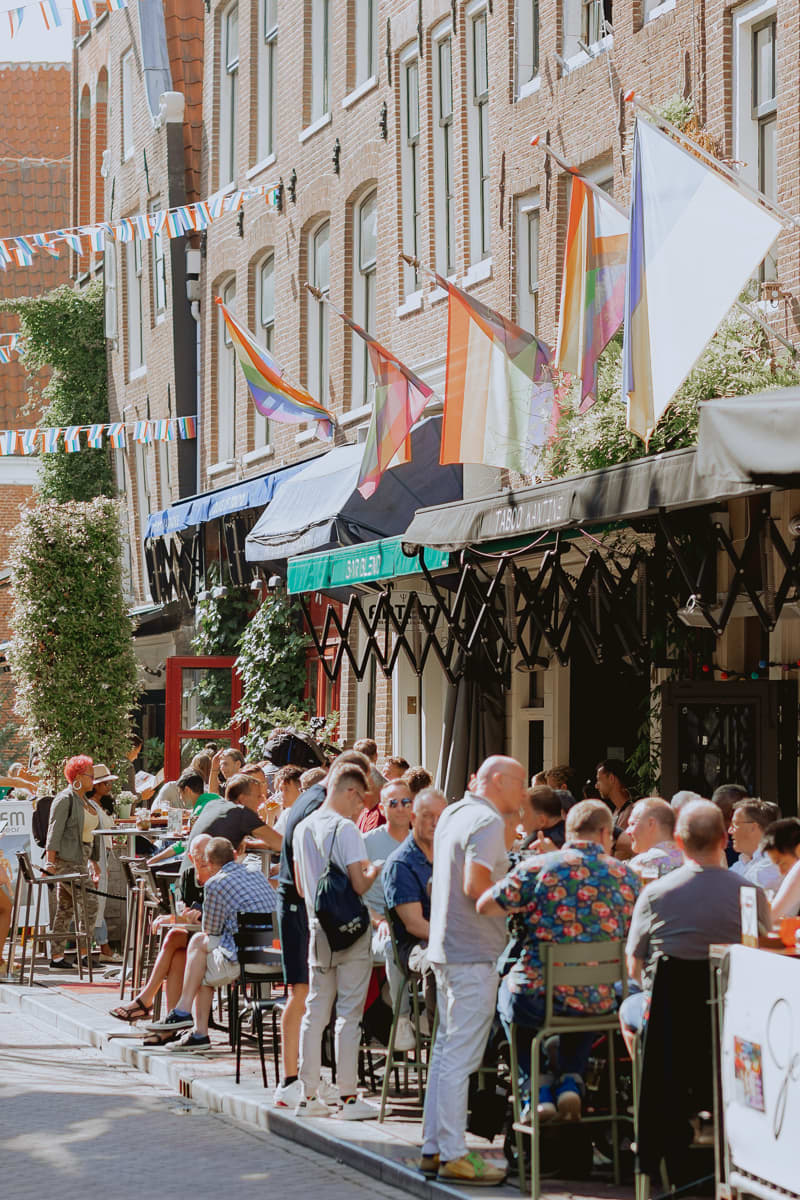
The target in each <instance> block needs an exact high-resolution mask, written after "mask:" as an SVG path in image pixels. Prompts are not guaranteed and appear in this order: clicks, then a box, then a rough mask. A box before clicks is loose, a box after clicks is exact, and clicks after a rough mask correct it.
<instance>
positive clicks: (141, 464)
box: [128, 243, 150, 597]
mask: <svg viewBox="0 0 800 1200" xmlns="http://www.w3.org/2000/svg"><path fill="white" fill-rule="evenodd" d="M128 245H130V243H128ZM147 450H148V447H147V446H143V445H142V444H141V442H134V443H133V461H134V470H135V472H136V513H137V516H138V518H139V530H138V534H139V536H138V539H137V540H138V542H139V578H140V580H141V585H142V594H143V595H144V596H147V597H149V595H150V580H149V578H148V575H147V561H146V559H145V555H144V535H145V532H146V530H147V521H148V518H149V516H150V484H149V480H148V478H147V457H146V455H147Z"/></svg>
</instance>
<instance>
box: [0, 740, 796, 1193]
mask: <svg viewBox="0 0 800 1200" xmlns="http://www.w3.org/2000/svg"><path fill="white" fill-rule="evenodd" d="M65 775H66V778H67V781H68V786H67V787H66V788H65V789H64V791H62V792H61V793H60V794H59V795H58V796H57V797H56V798H55V801H54V802H53V805H52V808H51V812H50V822H49V829H48V837H47V853H46V858H47V862H46V865H45V868H44V870H45V872H51V871H52V872H53V873H55V874H58V873H59V872H60V871H64V870H68V869H72V870H74V869H75V868H76V867H77V866H79V867H80V868H81V869H86V870H88V871H89V872H90V874H91V876H92V879H93V880H95V881H99V880H100V878H101V874H102V862H101V858H100V854H101V851H100V849H99V847H98V846H97V845H96V844H95V843H96V842H97V841H98V839H96V838H95V837H94V832H95V830H96V827H97V824H98V823H99V820H100V818H99V816H98V814H97V812H95V811H94V809H95V807H96V804H94V802H93V801H92V800H91V799H90V800H87V794H88V795H89V796H90V797H96V796H97V785H98V783H100V784H101V785H102V784H103V783H106V784H108V786H109V788H110V786H111V784H112V783H113V781H114V779H115V777H114V776H113V775H110V773H109V772H108V771H107V769H106V768H105V767H104V766H103V765H102V764H93V763H92V761H91V759H89V758H87V757H86V756H77V757H76V758H73V759H71V760H69V762H68V763H67V764H66V767H65ZM571 787H572V772H571V771H570V769H569V768H566V767H565V768H554V769H553V770H551V771H548V772H546V773H543V774H541V775H537V776H536V777H535V778H534V779H533V780H532V781H531V786H530V787H529V786H528V780H527V779H526V775H525V771H524V769H523V767H522V765H521V764H520V763H519V762H517V761H516V760H514V759H513V758H509V757H505V756H501V755H493V756H491V757H489V758H487V759H486V760H485V761H484V762H483V764H482V765H481V766H480V767H479V769H478V770H477V771H476V773H475V774H474V775H473V776H472V777H471V779H470V782H469V787H468V790H467V792H466V794H465V795H464V797H463V799H458V800H451V801H450V802H449V803H448V800H447V798H446V797H445V795H444V794H443V793H442V792H441V791H439V790H438V789H437V788H435V787H434V786H433V780H432V777H431V775H430V773H429V772H428V771H427V770H426V769H425V768H424V767H421V766H419V767H411V766H410V765H409V763H408V762H406V761H405V760H404V759H403V758H401V757H398V756H393V757H390V758H388V759H386V760H385V762H383V763H382V764H381V767H380V769H379V767H378V755H377V746H376V744H375V742H374V741H373V740H372V739H367V738H365V739H362V740H361V741H359V742H356V744H355V746H354V748H353V749H352V750H346V751H344V752H342V753H341V754H339V755H338V757H337V758H336V759H335V760H334V761H333V763H332V764H331V765H330V766H329V767H318V768H311V769H309V770H303V769H302V768H300V767H298V766H293V765H287V766H283V767H281V768H280V769H277V770H275V769H274V768H273V767H272V766H271V764H268V763H259V764H247V763H245V761H244V759H243V757H242V755H241V753H240V752H239V751H237V750H234V749H228V750H224V751H219V752H217V753H216V754H214V755H213V757H212V756H211V755H210V754H199V755H197V756H196V757H195V758H194V759H193V761H192V764H191V766H190V767H189V768H188V769H187V770H186V771H184V773H183V774H182V775H181V777H180V778H179V779H178V780H177V781H175V783H174V784H166V785H165V788H164V789H162V793H161V795H160V797H159V799H158V803H161V802H162V800H163V802H165V803H168V804H170V805H172V804H174V805H179V806H182V807H185V808H191V810H192V823H191V828H190V832H189V834H188V835H187V839H186V842H187V844H186V846H185V848H184V847H183V846H180V847H178V850H179V851H180V853H181V857H180V877H179V895H180V898H181V900H182V902H183V903H182V905H181V906H180V908H181V909H182V913H181V916H180V917H179V918H177V920H176V923H175V924H174V926H173V927H172V928H170V930H169V933H168V935H167V936H166V938H165V939H164V941H163V944H162V947H161V951H160V953H159V955H158V958H157V960H156V962H155V965H154V967H153V970H152V972H151V974H150V976H149V978H148V979H147V981H146V983H145V986H144V987H143V989H142V990H141V991H140V993H139V994H138V995H137V996H135V997H134V998H133V1000H132V1001H131V1002H130V1003H128V1004H123V1005H120V1006H119V1007H117V1008H115V1009H114V1010H113V1013H112V1015H113V1016H115V1017H117V1018H119V1019H120V1020H123V1021H127V1022H135V1021H143V1022H145V1023H146V1029H147V1038H146V1041H147V1042H148V1043H149V1044H153V1045H156V1044H157V1045H161V1044H168V1045H170V1047H171V1048H172V1049H174V1050H176V1051H179V1052H180V1051H202V1050H204V1049H207V1048H209V1047H210V1045H211V1042H210V1038H209V1032H208V1025H209V1014H210V1010H211V1002H212V998H213V994H214V990H215V989H216V988H218V987H220V986H223V985H225V984H227V983H230V982H232V981H233V980H234V979H235V978H236V977H237V976H238V973H239V968H238V963H237V952H236V943H235V934H236V930H237V915H238V914H239V913H241V912H257V913H265V912H266V913H270V912H274V913H275V914H276V920H277V927H278V930H279V934H280V943H281V954H282V964H283V974H284V981H285V983H286V987H287V1002H286V1003H285V1005H284V1006H283V1009H282V1016H281V1035H282V1036H281V1078H280V1080H279V1082H278V1086H277V1088H276V1089H275V1093H274V1103H275V1104H276V1105H278V1106H280V1107H283V1108H289V1109H292V1110H293V1111H294V1113H295V1114H296V1115H297V1116H298V1117H301V1118H303V1117H328V1116H334V1115H335V1116H338V1117H340V1118H343V1119H346V1120H347V1119H349V1120H364V1119H370V1118H375V1117H377V1115H378V1108H377V1107H376V1106H375V1105H374V1104H372V1103H371V1102H370V1101H369V1100H367V1099H365V1098H364V1097H363V1095H361V1094H360V1093H359V1089H358V1071H357V1067H358V1051H359V1045H360V1039H361V1029H360V1026H361V1020H362V1016H363V1013H364V1006H365V1001H366V998H367V992H368V988H369V983H370V978H371V975H372V972H373V969H374V967H375V966H376V964H378V965H381V966H383V967H385V973H386V985H387V988H388V995H389V998H390V1001H391V1004H392V1006H393V1007H394V1006H397V1005H400V1015H399V1017H398V1024H397V1038H396V1042H395V1048H396V1049H397V1050H400V1051H402V1050H410V1049H413V1047H414V1046H415V1031H414V1029H413V1026H412V1023H411V1020H410V1018H409V1015H408V1007H407V1006H408V989H407V987H406V986H405V983H406V980H407V978H408V975H409V974H412V975H413V976H415V977H416V976H419V977H420V979H421V982H422V984H423V988H424V995H425V1011H424V1013H423V1015H422V1018H421V1021H422V1031H423V1033H429V1032H430V1030H431V1026H432V1024H433V1017H434V1013H435V1012H436V1013H438V1028H437V1032H436V1037H435V1041H434V1044H433V1049H432V1054H431V1061H430V1064H429V1073H428V1079H427V1088H426V1097H425V1112H424V1121H423V1144H422V1148H421V1157H420V1162H419V1166H420V1170H421V1171H422V1172H423V1173H424V1174H426V1175H429V1176H438V1177H439V1178H440V1179H443V1180H449V1181H456V1182H461V1183H468V1184H469V1183H472V1184H477V1185H492V1184H497V1183H500V1182H501V1181H502V1180H503V1178H504V1177H505V1174H506V1171H505V1169H504V1168H503V1167H502V1166H500V1165H498V1164H497V1163H496V1162H492V1161H489V1160H487V1159H486V1158H484V1157H483V1156H482V1155H480V1154H478V1153H476V1152H475V1151H470V1150H468V1147H467V1144H466V1126H467V1109H468V1085H469V1078H470V1075H471V1074H472V1073H473V1072H474V1071H476V1070H477V1069H478V1067H479V1066H480V1064H481V1061H482V1058H483V1054H484V1050H485V1047H486V1043H487V1039H488V1036H489V1033H490V1029H491V1027H492V1024H493V1022H494V1020H495V1017H496V1016H497V1017H499V1020H500V1022H501V1023H502V1025H503V1026H504V1027H505V1028H506V1029H507V1030H508V1029H509V1028H510V1026H511V1024H512V1023H513V1024H514V1025H515V1026H516V1028H517V1038H518V1047H519V1071H520V1086H521V1089H522V1093H523V1095H525V1093H526V1089H527V1091H528V1092H529V1083H528V1080H529V1073H530V1047H531V1043H532V1040H533V1037H534V1035H535V1033H536V1031H537V1030H538V1029H539V1028H541V1027H542V1024H543V1019H544V974H543V967H542V959H541V953H540V946H541V944H542V943H543V942H557V943H564V942H571V941H583V942H596V941H603V940H608V939H612V940H616V939H619V940H623V941H624V942H625V945H626V956H627V970H628V976H629V990H628V995H627V997H626V998H625V999H624V1000H623V1002H622V1004H621V1006H619V1000H620V997H619V996H618V995H617V994H615V992H614V989H613V988H610V987H604V986H597V987H591V988H581V987H569V988H566V987H565V988H562V989H559V991H558V992H557V994H556V997H555V1004H556V1011H557V1012H564V1013H569V1014H577V1015H581V1014H585V1015H590V1014H596V1013H608V1012H610V1011H612V1010H614V1009H616V1008H617V1007H618V1006H619V1019H620V1025H621V1030H622V1034H623V1036H624V1038H625V1039H626V1043H627V1045H628V1047H629V1049H631V1050H632V1048H633V1038H634V1037H635V1035H636V1033H637V1032H638V1031H640V1030H641V1029H642V1028H643V1026H644V1024H645V1023H646V1021H647V1015H648V1003H649V996H650V992H651V989H652V981H653V975H654V967H655V963H656V962H657V960H658V958H659V956H661V955H668V956H670V957H675V958H679V959H690V960H697V959H703V958H706V957H707V956H708V952H709V946H710V945H712V944H714V943H728V942H737V941H739V940H740V939H741V917H740V895H739V893H740V889H741V888H742V887H743V886H755V887H756V889H757V908H758V919H759V925H760V927H761V929H762V930H764V931H767V930H769V929H770V928H771V927H772V925H773V923H774V922H777V921H778V920H779V919H780V918H782V917H784V916H787V915H791V914H794V913H796V912H797V911H798V909H800V820H799V819H798V818H796V817H791V818H781V816H780V810H779V809H778V807H777V805H775V804H773V803H771V802H768V801H764V800H760V799H757V798H754V797H750V796H748V795H747V792H746V789H745V788H743V787H741V786H739V785H736V784H726V785H723V786H722V787H719V788H717V790H716V791H715V792H714V794H713V795H712V796H711V798H710V799H705V798H703V797H700V796H698V795H696V794H695V793H692V792H679V793H677V794H676V795H675V796H673V797H672V799H671V801H670V802H667V801H666V800H664V799H661V798H659V797H654V796H650V797H645V798H642V799H636V798H635V797H634V796H632V795H631V793H630V791H629V790H628V788H627V786H626V781H625V771H624V767H623V764H621V763H620V762H617V761H615V760H606V761H603V762H601V763H599V764H598V766H597V771H596V778H595V780H593V781H590V783H589V785H587V787H586V789H585V793H588V795H587V796H586V798H584V799H581V800H576V799H575V797H574V796H573V793H572V791H571V790H570V788H571ZM253 847H259V848H262V849H263V847H266V848H267V849H269V850H270V851H272V852H273V853H274V854H275V855H276V856H278V855H279V865H278V869H277V877H275V876H272V877H268V875H267V874H265V873H264V871H263V869H262V860H261V859H256V860H255V861H249V860H248V851H249V850H250V849H252V848H253ZM174 857H175V851H174V849H169V848H167V849H165V850H163V851H161V852H158V853H155V854H153V855H151V857H150V858H149V862H150V864H151V865H152V866H154V867H158V865H159V864H160V863H164V862H168V861H170V860H171V859H172V860H173V861H174ZM329 862H333V863H334V864H336V866H338V868H339V869H340V871H341V872H343V873H344V875H345V876H346V877H347V879H348V880H349V884H350V887H351V888H352V890H353V891H354V892H355V893H356V895H358V896H360V897H363V899H364V901H365V904H366V906H367V909H368V913H369V919H370V925H369V927H368V928H367V929H366V930H365V931H364V933H363V934H362V935H361V936H359V937H358V938H357V940H356V941H355V942H354V943H353V944H352V945H350V946H349V947H347V948H346V949H341V950H333V949H332V948H331V946H330V944H329V942H328V939H327V938H326V935H325V933H324V931H323V929H322V926H321V924H320V920H319V918H318V914H317V910H316V908H315V896H316V893H317V885H318V883H319V880H320V878H321V876H322V874H323V872H324V870H325V869H326V866H327V864H328V863H329ZM62 891H63V892H64V893H67V889H66V888H64V889H60V888H59V897H58V904H57V910H56V917H55V922H54V927H53V928H54V937H53V940H52V943H51V944H52V947H53V949H52V955H53V957H52V961H51V965H52V966H54V967H60V968H63V967H64V966H65V965H69V963H68V960H66V959H65V958H64V957H63V944H64V940H65V936H66V931H67V927H68V923H69V919H70V918H71V916H72V913H71V911H70V909H69V901H68V899H67V898H66V897H65V896H63V895H62V894H61V893H62ZM1 894H2V891H1V890H0V895H1ZM3 913H4V909H2V908H0V936H2V934H3V932H4V928H3V925H2V922H3V919H4V916H3ZM89 919H90V920H94V919H95V912H94V910H92V912H90V914H89ZM186 923H189V924H194V926H195V927H197V926H198V925H199V926H200V927H201V931H200V932H196V933H193V934H192V933H190V932H188V931H187V930H185V929H183V928H181V925H182V924H186ZM6 924H7V920H6ZM6 931H7V929H6ZM102 938H103V931H102V930H101V931H100V933H99V934H98V936H97V940H98V942H100V941H101V939H102ZM2 944H3V942H2V941H0V945H2ZM102 949H103V950H105V951H110V947H108V946H107V944H105V945H103V946H102ZM162 986H163V987H165V989H166V996H167V1004H168V1009H169V1011H168V1012H167V1015H166V1016H165V1017H164V1019H163V1020H160V1021H152V1020H150V1017H151V1013H152V1006H153V1002H154V999H155V997H156V995H157V993H158V991H159V989H160V988H161V987H162ZM334 1005H335V1013H336V1021H335V1051H336V1063H337V1084H336V1086H334V1085H332V1084H331V1083H330V1082H329V1081H327V1080H326V1079H324V1078H323V1076H322V1070H321V1066H322V1038H323V1033H324V1030H325V1028H326V1026H327V1025H328V1023H329V1021H330V1019H331V1014H332V1012H333V1010H334ZM404 1006H405V1007H404ZM590 1046H591V1036H590V1035H588V1036H587V1035H570V1036H567V1035H564V1036H562V1037H561V1039H560V1043H559V1046H558V1051H557V1053H556V1054H555V1055H554V1056H553V1057H552V1059H551V1060H550V1065H551V1068H552V1069H551V1073H550V1074H548V1075H545V1076H541V1078H542V1086H541V1088H540V1092H539V1095H538V1096H536V1097H530V1096H529V1095H528V1097H527V1103H528V1111H530V1110H531V1109H532V1110H533V1116H534V1119H536V1120H538V1121H540V1122H546V1121H549V1120H554V1119H557V1118H560V1119H562V1120H576V1119H579V1118H580V1116H581V1112H582V1104H583V1101H584V1075H585V1072H586V1068H587V1063H588V1057H589V1050H590Z"/></svg>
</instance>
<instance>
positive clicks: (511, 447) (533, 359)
mask: <svg viewBox="0 0 800 1200" xmlns="http://www.w3.org/2000/svg"><path fill="white" fill-rule="evenodd" d="M435 278H436V282H437V283H438V284H439V287H441V288H444V290H445V291H446V292H447V295H448V312H447V375H446V383H445V397H444V416H443V419H442V451H441V455H440V462H442V463H485V464H486V465H487V466H493V467H506V468H508V469H509V470H512V471H518V472H519V473H520V474H521V475H528V474H530V473H531V467H532V464H533V463H534V460H535V458H536V452H537V451H538V450H539V449H540V448H541V447H542V446H543V445H544V444H545V443H546V441H547V438H548V434H549V428H550V413H551V409H552V406H553V382H552V378H551V376H550V370H549V364H550V360H551V354H550V350H549V348H548V347H547V346H546V345H545V344H544V342H540V341H539V340H538V338H536V337H534V335H533V334H532V333H528V332H527V331H526V330H524V329H520V327H519V325H515V324H513V322H511V321H509V320H507V318H506V317H503V316H501V315H500V314H499V313H496V312H494V310H493V309H491V308H487V307H486V305H485V304H481V302H480V301H479V300H475V299H474V298H473V297H472V296H468V295H467V294H466V293H465V292H462V291H461V289H460V288H457V287H456V286H455V285H454V284H452V283H450V282H449V281H448V280H447V279H444V278H443V277H442V276H441V275H436V276H435Z"/></svg>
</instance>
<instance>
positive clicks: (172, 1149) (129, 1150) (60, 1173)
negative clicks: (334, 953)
mask: <svg viewBox="0 0 800 1200" xmlns="http://www.w3.org/2000/svg"><path fill="white" fill-rule="evenodd" d="M0 1181H2V1182H1V1183H0V1195H2V1196H3V1197H8V1198H9V1200H11V1198H12V1197H13V1198H14V1200H28V1198H29V1197H31V1198H32V1197H37V1200H38V1198H39V1197H41V1196H47V1195H50V1194H52V1193H53V1192H57V1193H58V1195H59V1197H60V1200H79V1198H80V1200H85V1197H86V1196H88V1195H92V1194H101V1195H104V1196H107V1197H109V1200H134V1198H137V1200H138V1198H139V1197H142V1196H149V1195H152V1196H163V1197H175V1198H176V1200H177V1198H178V1197H181V1196H198V1197H202V1196H211V1195H219V1194H230V1195H235V1196H236V1197H237V1200H250V1198H251V1197H256V1196H258V1197H264V1196H266V1195H269V1194H272V1195H276V1196H280V1195H283V1196H294V1195H297V1194H298V1193H299V1192H300V1191H302V1192H303V1193H314V1192H316V1193H317V1194H319V1195H324V1196H325V1200H345V1197H347V1200H368V1197H378V1198H383V1200H395V1198H399V1197H400V1195H401V1193H400V1192H399V1191H396V1190H394V1189H392V1188H388V1187H385V1186H382V1185H381V1184H380V1183H377V1182H376V1181H375V1180H373V1179H369V1178H366V1177H364V1176H361V1175H359V1174H358V1173H357V1172H355V1171H353V1170H351V1169H350V1168H349V1167H346V1166H344V1165H343V1164H340V1163H337V1162H336V1161H335V1160H333V1159H327V1158H323V1157H322V1156H320V1155H318V1154H315V1153H314V1152H313V1151H310V1150H307V1149H305V1148H304V1147H302V1146H297V1145H294V1144H292V1143H290V1142H287V1141H284V1140H283V1139H281V1138H276V1137H275V1136H271V1135H270V1134H267V1133H265V1132H263V1131H259V1130H256V1129H252V1130H250V1129H248V1128H246V1127H244V1126H242V1125H239V1124H234V1123H233V1122H232V1121H229V1120H228V1119H227V1118H225V1117H222V1116H218V1115H214V1114H211V1113H209V1112H208V1111H207V1110H206V1109H203V1108H201V1107H199V1106H197V1105H196V1104H193V1103H192V1102H190V1101H183V1100H181V1099H180V1097H178V1096H176V1095H175V1094H174V1093H172V1092H170V1091H168V1090H167V1089H165V1088H162V1087H159V1086H158V1085H157V1084H154V1083H151V1082H149V1081H148V1080H147V1079H145V1078H143V1076H142V1075H141V1074H140V1073H139V1072H137V1071H135V1070H131V1069H129V1068H127V1067H125V1066H122V1065H120V1066H117V1065H113V1064H110V1063H109V1062H108V1060H107V1059H104V1058H103V1057H102V1056H101V1055H100V1054H98V1053H97V1052H96V1051H94V1050H91V1049H89V1048H87V1047H86V1046H80V1045H78V1044H76V1043H75V1042H67V1041H63V1040H59V1039H58V1037H57V1035H56V1034H54V1032H53V1031H52V1030H51V1029H46V1028H45V1027H44V1026H42V1025H39V1024H35V1023H33V1022H31V1021H29V1020H28V1019H26V1018H25V1017H22V1016H20V1014H19V1013H16V1012H12V1011H11V1010H10V1009H8V1008H7V1007H0Z"/></svg>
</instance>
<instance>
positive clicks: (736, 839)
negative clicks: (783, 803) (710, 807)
mask: <svg viewBox="0 0 800 1200" xmlns="http://www.w3.org/2000/svg"><path fill="white" fill-rule="evenodd" d="M712 803H713V801H712ZM780 815H781V810H780V809H779V808H778V806H777V804H772V803H771V802H770V801H768V800H754V799H748V800H737V802H736V803H735V804H734V806H733V814H732V816H731V820H730V824H729V826H728V834H729V836H730V838H731V841H732V842H733V848H734V850H735V851H736V852H737V854H738V855H739V857H738V859H737V861H736V862H735V863H733V865H732V866H731V870H732V871H735V872H736V874H737V875H741V877H742V879H746V880H747V882H748V883H755V884H757V885H758V887H762V888H764V890H765V891H770V892H777V890H778V888H779V887H780V886H781V878H782V877H781V873H780V871H779V869H778V868H777V867H776V866H775V863H774V862H773V861H772V859H771V858H769V857H768V856H767V854H766V853H765V852H764V851H763V850H762V849H761V839H762V838H763V836H764V833H765V831H766V830H767V829H768V828H769V826H770V825H772V824H774V822H775V821H777V820H778V818H779V817H780Z"/></svg>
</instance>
